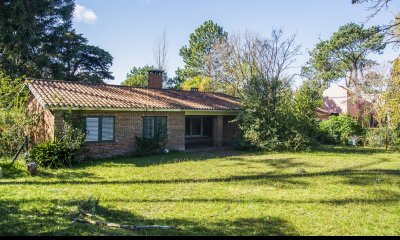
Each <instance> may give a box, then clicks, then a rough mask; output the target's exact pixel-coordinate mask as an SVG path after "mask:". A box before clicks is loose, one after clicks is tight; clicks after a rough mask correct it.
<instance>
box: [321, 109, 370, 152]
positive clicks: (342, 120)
mask: <svg viewBox="0 0 400 240" xmlns="http://www.w3.org/2000/svg"><path fill="white" fill-rule="evenodd" d="M320 128H321V132H322V133H323V134H324V135H325V136H326V137H325V139H332V140H333V142H327V143H335V144H344V145H346V144H347V143H348V140H349V139H350V138H351V137H353V136H358V137H363V136H364V134H365V129H363V128H362V127H361V125H360V124H359V123H358V122H357V121H356V120H354V119H353V118H352V117H350V116H348V115H340V116H332V117H330V118H329V119H328V120H326V121H323V122H321V123H320Z"/></svg>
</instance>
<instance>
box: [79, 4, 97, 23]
mask: <svg viewBox="0 0 400 240" xmlns="http://www.w3.org/2000/svg"><path fill="white" fill-rule="evenodd" d="M74 20H75V21H76V22H85V23H91V24H93V23H96V21H97V16H96V14H95V13H94V12H93V10H92V9H88V8H86V7H85V6H83V5H79V4H76V5H75V11H74Z"/></svg>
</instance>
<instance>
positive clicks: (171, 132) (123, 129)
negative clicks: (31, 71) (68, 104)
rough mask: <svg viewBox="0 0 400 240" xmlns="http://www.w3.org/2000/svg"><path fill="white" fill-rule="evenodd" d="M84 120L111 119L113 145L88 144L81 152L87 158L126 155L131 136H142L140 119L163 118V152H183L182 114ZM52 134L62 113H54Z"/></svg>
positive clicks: (130, 148)
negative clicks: (164, 142) (167, 150)
mask: <svg viewBox="0 0 400 240" xmlns="http://www.w3.org/2000/svg"><path fill="white" fill-rule="evenodd" d="M83 114H84V115H85V116H87V117H89V116H93V117H95V116H96V117H102V116H110V117H115V142H113V143H109V142H107V143H88V144H87V147H86V149H85V151H84V156H85V157H87V158H108V157H113V156H120V155H130V154H133V153H134V152H135V150H136V141H135V136H142V134H143V117H144V116H167V119H168V120H167V128H168V141H167V146H166V147H167V148H168V149H171V150H185V115H184V113H168V112H115V111H90V112H89V111H88V112H83ZM54 116H55V128H56V133H57V132H58V130H59V129H60V128H61V127H62V112H54Z"/></svg>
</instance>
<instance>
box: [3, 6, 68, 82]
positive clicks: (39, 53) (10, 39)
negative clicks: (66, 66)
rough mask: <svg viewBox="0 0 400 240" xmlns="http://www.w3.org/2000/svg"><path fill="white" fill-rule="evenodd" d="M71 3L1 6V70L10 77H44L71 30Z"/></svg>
mask: <svg viewBox="0 0 400 240" xmlns="http://www.w3.org/2000/svg"><path fill="white" fill-rule="evenodd" d="M73 11H74V1H73V0H48V1H33V0H3V1H1V2H0V68H1V69H3V70H4V71H6V72H5V73H6V74H7V75H9V76H11V77H20V76H23V75H26V76H30V77H43V73H42V72H43V70H44V69H46V68H49V67H50V63H51V61H52V58H53V57H55V56H56V55H57V49H58V46H59V45H58V44H59V43H60V42H62V38H63V36H64V32H65V31H68V30H69V29H70V28H71V26H72V13H73Z"/></svg>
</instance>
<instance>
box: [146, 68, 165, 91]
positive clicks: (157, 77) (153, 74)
mask: <svg viewBox="0 0 400 240" xmlns="http://www.w3.org/2000/svg"><path fill="white" fill-rule="evenodd" d="M162 83H163V71H160V70H150V71H149V81H148V85H147V86H148V87H149V88H159V89H162Z"/></svg>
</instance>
